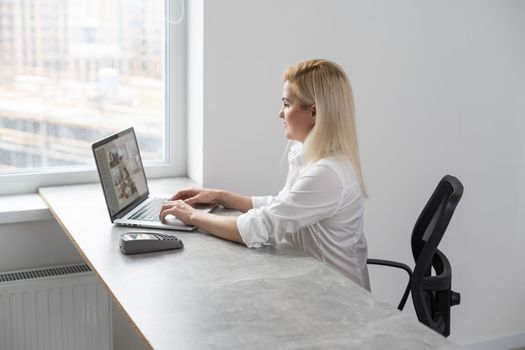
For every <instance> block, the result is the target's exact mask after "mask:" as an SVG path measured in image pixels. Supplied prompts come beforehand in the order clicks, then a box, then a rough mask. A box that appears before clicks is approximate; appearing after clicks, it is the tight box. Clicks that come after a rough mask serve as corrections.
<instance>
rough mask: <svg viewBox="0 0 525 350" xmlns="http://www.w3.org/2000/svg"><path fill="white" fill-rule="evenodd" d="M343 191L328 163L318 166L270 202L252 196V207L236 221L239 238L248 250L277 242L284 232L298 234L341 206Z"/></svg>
mask: <svg viewBox="0 0 525 350" xmlns="http://www.w3.org/2000/svg"><path fill="white" fill-rule="evenodd" d="M342 189H343V182H342V179H341V178H340V177H339V175H338V173H337V172H336V171H335V170H334V169H332V168H331V167H330V166H329V165H328V164H325V163H322V162H320V163H317V164H316V165H314V166H312V167H311V168H309V169H308V170H306V171H305V173H304V174H303V175H301V176H300V177H299V178H298V179H297V181H296V182H295V184H294V185H293V186H292V187H291V189H290V191H289V192H281V193H280V194H279V196H277V197H270V198H271V199H268V197H252V203H253V204H254V205H253V207H254V208H253V209H251V210H250V211H248V212H247V213H245V214H242V215H241V216H239V217H238V218H237V228H238V229H239V233H240V235H241V238H242V240H243V241H244V243H245V244H246V246H247V247H250V248H258V247H260V246H262V245H264V244H272V243H275V242H280V241H281V240H282V239H283V238H284V235H285V234H286V233H287V232H297V231H298V230H299V229H301V228H303V227H307V226H310V225H313V224H315V223H316V222H319V221H321V220H323V219H325V218H327V217H330V216H332V215H333V214H334V213H335V212H336V211H337V209H338V207H339V205H340V202H341V197H342V192H343V191H342ZM255 198H257V199H255ZM263 198H264V199H263ZM265 201H266V202H265ZM265 203H266V204H267V205H264V204H265Z"/></svg>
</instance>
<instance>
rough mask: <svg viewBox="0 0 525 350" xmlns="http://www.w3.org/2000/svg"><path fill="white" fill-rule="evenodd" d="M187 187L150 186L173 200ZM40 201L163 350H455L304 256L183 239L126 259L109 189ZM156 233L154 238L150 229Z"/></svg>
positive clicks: (76, 189)
mask: <svg viewBox="0 0 525 350" xmlns="http://www.w3.org/2000/svg"><path fill="white" fill-rule="evenodd" d="M188 185H192V183H190V182H188V181H187V180H157V181H151V182H150V187H151V188H150V190H151V191H152V193H167V194H169V193H174V192H175V191H176V190H177V189H180V188H183V187H186V186H188ZM40 194H41V196H42V197H43V198H44V200H45V201H46V202H47V203H48V205H49V208H50V210H51V212H52V213H53V215H54V216H55V218H56V219H57V221H58V222H59V223H60V225H61V226H62V228H63V229H64V231H65V233H66V234H67V235H68V237H69V238H70V239H71V241H72V242H73V243H74V245H75V246H76V248H77V249H78V250H79V252H80V254H81V255H82V256H83V258H84V259H85V261H86V262H87V263H88V264H89V265H90V266H91V268H92V269H93V270H94V271H95V272H96V273H97V274H98V276H99V277H100V279H101V282H102V283H103V285H104V286H105V287H106V288H107V290H108V291H109V293H110V295H112V297H113V298H114V299H115V300H116V301H117V303H118V304H120V306H121V307H122V309H123V310H124V313H125V314H126V315H127V316H128V317H129V320H130V322H131V323H132V324H133V325H134V326H135V328H136V330H137V332H138V333H139V334H140V335H141V336H142V338H143V339H144V341H145V342H146V344H147V345H148V346H150V347H152V348H154V349H271V348H278V349H303V348H322V349H335V348H341V349H348V348H355V349H404V350H406V349H418V350H419V349H453V348H456V347H455V346H454V345H453V344H452V343H450V342H449V341H448V340H447V339H445V338H443V337H441V336H440V335H438V334H437V333H435V332H433V331H431V330H430V329H428V328H426V327H425V326H423V325H421V324H419V323H418V322H416V321H414V320H413V319H412V318H411V317H410V316H408V315H405V314H403V313H401V312H398V311H397V310H396V309H394V308H393V307H392V306H391V305H389V304H387V303H385V302H383V301H380V300H378V299H377V298H375V297H374V296H372V295H371V294H370V293H368V292H367V291H365V290H364V289H362V288H360V287H359V286H357V285H356V284H354V283H353V282H351V281H350V280H348V279H346V278H345V277H344V276H342V275H340V274H339V273H337V272H335V271H332V270H331V269H329V268H328V267H326V266H325V265H323V264H322V263H320V262H319V261H317V260H315V259H313V258H310V257H306V256H304V255H303V254H302V253H300V252H298V251H297V250H296V249H295V248H293V247H291V246H289V245H287V244H283V245H280V246H278V247H269V246H267V247H263V248H260V249H248V248H246V247H244V246H242V245H239V244H235V243H231V242H227V241H224V240H221V239H218V238H215V237H212V236H209V235H207V234H205V233H202V232H198V231H197V232H176V231H174V233H175V234H176V236H177V237H179V238H180V239H181V240H182V241H183V242H184V249H182V250H178V251H164V252H157V253H149V254H140V255H132V256H126V255H123V254H121V253H120V251H119V247H118V246H119V236H120V234H121V233H124V232H129V231H133V229H131V228H124V227H116V226H113V225H112V224H111V222H110V220H109V215H108V212H107V209H106V204H105V202H104V197H103V194H102V191H101V187H100V184H91V185H76V186H60V187H48V188H42V189H40ZM151 231H155V230H151Z"/></svg>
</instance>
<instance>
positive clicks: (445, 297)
mask: <svg viewBox="0 0 525 350" xmlns="http://www.w3.org/2000/svg"><path fill="white" fill-rule="evenodd" d="M462 194H463V185H462V184H461V182H460V181H459V180H458V179H457V178H455V177H454V176H451V175H446V176H445V177H443V179H441V181H440V182H439V184H438V186H437V187H436V189H435V190H434V193H433V194H432V196H431V197H430V199H429V201H428V202H427V204H426V205H425V207H424V208H423V211H422V212H421V214H420V215H419V218H418V219H417V221H416V224H415V226H414V230H413V231H412V239H411V243H412V255H413V256H414V261H415V262H416V265H415V266H414V272H412V270H411V269H410V267H408V266H407V265H405V264H402V263H398V262H395V261H389V260H381V259H368V261H367V262H368V264H372V265H383V266H390V267H395V268H400V269H403V270H405V271H406V272H407V273H408V276H409V280H408V284H407V286H406V289H405V292H404V294H403V297H402V298H401V301H400V303H399V306H398V307H397V308H398V309H399V310H403V307H404V306H405V303H406V301H407V298H408V294H409V293H410V292H412V301H413V302H414V309H415V310H416V314H417V318H418V319H419V321H420V322H421V323H423V324H425V325H427V326H428V327H430V328H432V329H433V330H435V331H436V332H438V333H440V334H442V335H443V336H445V337H448V336H449V334H450V308H451V307H452V306H454V305H458V304H459V303H460V301H461V296H460V294H459V293H456V292H454V291H452V289H451V281H452V269H451V266H450V263H449V261H448V259H447V257H446V256H445V254H443V253H442V252H441V251H440V250H438V249H437V247H438V245H439V242H440V241H441V238H442V237H443V234H444V233H445V230H446V229H447V226H448V223H449V222H450V219H451V218H452V214H453V213H454V210H455V209H456V206H457V204H458V202H459V200H460V199H461V196H462ZM432 268H433V269H434V271H435V275H432Z"/></svg>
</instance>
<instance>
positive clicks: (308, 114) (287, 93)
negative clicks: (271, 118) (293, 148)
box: [279, 81, 315, 143]
mask: <svg viewBox="0 0 525 350" xmlns="http://www.w3.org/2000/svg"><path fill="white" fill-rule="evenodd" d="M282 100H283V106H282V107H281V111H280V113H279V118H281V119H282V120H283V122H284V128H285V136H286V138H287V139H288V140H295V141H299V142H301V143H303V142H304V140H305V139H306V136H308V133H310V130H312V127H313V125H314V122H315V119H314V118H315V107H314V106H311V107H309V108H306V109H305V108H303V107H301V105H300V103H299V100H298V99H297V98H296V97H295V96H294V95H293V94H292V92H291V89H290V83H289V82H288V81H285V82H284V85H283V97H282Z"/></svg>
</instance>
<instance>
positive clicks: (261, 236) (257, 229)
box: [237, 209, 268, 248]
mask: <svg viewBox="0 0 525 350" xmlns="http://www.w3.org/2000/svg"><path fill="white" fill-rule="evenodd" d="M257 211H258V210H257V209H251V210H249V211H248V212H246V213H244V214H242V215H240V216H238V217H237V229H238V230H239V234H240V236H241V239H242V241H243V242H244V244H246V246H247V247H248V248H260V247H262V246H263V245H264V244H267V242H268V231H267V230H266V226H265V225H264V222H263V220H262V218H261V217H260V216H259V215H258V213H257Z"/></svg>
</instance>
